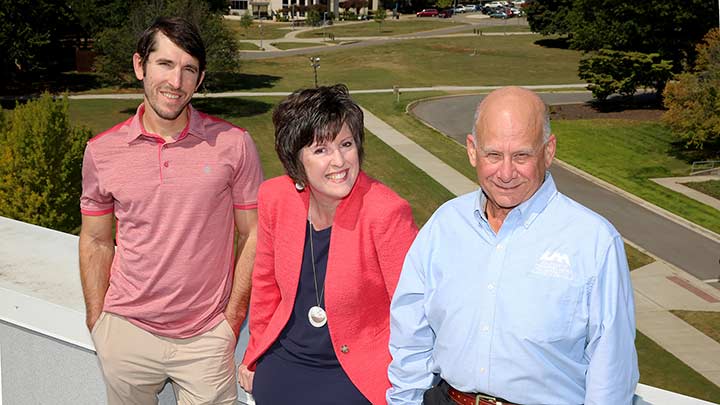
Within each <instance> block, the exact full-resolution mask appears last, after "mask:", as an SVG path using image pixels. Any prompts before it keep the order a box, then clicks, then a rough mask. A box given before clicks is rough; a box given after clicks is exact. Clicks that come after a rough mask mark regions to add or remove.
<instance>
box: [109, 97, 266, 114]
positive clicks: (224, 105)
mask: <svg viewBox="0 0 720 405" xmlns="http://www.w3.org/2000/svg"><path fill="white" fill-rule="evenodd" d="M192 105H193V107H194V108H196V109H197V110H198V111H202V112H204V113H205V114H210V115H216V116H220V117H233V118H242V117H252V116H255V115H261V114H265V113H266V112H268V111H270V110H272V109H273V107H275V105H274V104H270V103H266V102H263V101H258V100H255V99H247V98H235V97H228V98H196V99H194V100H193V101H192ZM120 112H121V113H123V114H129V115H133V114H135V112H137V108H135V107H133V108H126V109H124V110H122V111H120Z"/></svg>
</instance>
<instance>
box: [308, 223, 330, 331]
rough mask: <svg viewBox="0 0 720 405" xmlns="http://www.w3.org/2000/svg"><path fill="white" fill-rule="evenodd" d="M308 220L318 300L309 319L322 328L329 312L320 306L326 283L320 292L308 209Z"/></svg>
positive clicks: (311, 310) (311, 224) (311, 322)
mask: <svg viewBox="0 0 720 405" xmlns="http://www.w3.org/2000/svg"><path fill="white" fill-rule="evenodd" d="M308 222H310V256H311V259H310V263H311V264H312V271H313V281H314V282H315V299H316V300H317V305H314V306H313V307H311V308H310V310H309V311H308V320H309V321H310V325H312V326H314V327H316V328H322V327H323V326H325V324H326V323H327V313H325V310H324V309H323V308H322V307H321V306H320V301H321V300H322V296H323V294H324V293H325V285H324V283H323V288H322V291H320V293H318V281H317V273H316V271H315V250H314V249H313V223H312V214H310V210H308Z"/></svg>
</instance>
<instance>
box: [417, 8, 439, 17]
mask: <svg viewBox="0 0 720 405" xmlns="http://www.w3.org/2000/svg"><path fill="white" fill-rule="evenodd" d="M437 15H438V11H437V10H436V9H434V8H425V9H423V10H422V11H418V12H417V13H415V16H416V17H437Z"/></svg>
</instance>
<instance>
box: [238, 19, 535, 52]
mask: <svg viewBox="0 0 720 405" xmlns="http://www.w3.org/2000/svg"><path fill="white" fill-rule="evenodd" d="M412 18H415V17H405V19H412ZM455 21H458V22H455ZM455 21H448V25H450V26H449V27H447V28H439V29H435V30H431V31H421V32H413V33H409V34H401V35H395V36H374V37H336V38H335V39H336V41H348V42H349V43H343V44H340V45H336V44H335V45H329V44H327V43H326V42H324V41H323V39H322V38H297V35H298V34H299V33H300V32H306V31H312V30H319V29H321V28H312V29H308V28H302V29H296V30H294V31H289V32H288V34H287V35H285V36H284V37H282V38H276V39H271V40H267V39H266V40H264V41H263V44H264V46H265V47H266V48H268V49H270V50H269V51H241V52H240V57H241V58H242V59H269V58H277V57H281V56H295V55H306V54H313V55H315V54H320V53H327V52H335V51H338V50H341V49H348V48H364V47H367V46H371V45H381V44H386V43H391V42H397V41H405V40H409V39H421V38H444V37H455V36H474V35H475V34H473V33H472V32H468V31H469V30H471V29H472V28H474V27H480V28H482V27H491V26H506V27H507V29H508V30H512V27H513V26H517V25H523V26H524V25H526V24H523V23H512V24H508V23H507V21H509V20H497V19H491V18H470V17H469V16H465V17H459V18H458V19H457V20H455ZM523 22H524V21H523ZM345 24H360V23H355V22H352V23H345ZM362 24H374V23H373V22H372V21H370V22H362ZM503 35H533V33H532V32H487V33H484V34H483V36H503ZM351 41H352V42H351ZM242 42H251V43H254V44H255V45H258V46H259V43H260V40H244V41H242ZM278 42H307V43H308V44H309V45H308V47H307V48H298V49H290V50H286V51H281V50H275V49H277V48H275V47H273V46H268V45H269V44H270V43H278ZM311 44H317V46H312V45H311Z"/></svg>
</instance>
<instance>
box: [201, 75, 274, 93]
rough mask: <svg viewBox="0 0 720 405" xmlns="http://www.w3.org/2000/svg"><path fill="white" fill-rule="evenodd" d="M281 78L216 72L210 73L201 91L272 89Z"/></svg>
mask: <svg viewBox="0 0 720 405" xmlns="http://www.w3.org/2000/svg"><path fill="white" fill-rule="evenodd" d="M280 79H281V77H279V76H271V75H251V74H246V73H231V72H215V73H208V74H207V75H206V77H205V82H203V85H202V88H201V90H200V91H207V92H213V93H216V92H222V91H241V90H250V89H264V88H272V87H273V86H274V85H275V83H276V82H277V81H278V80H280Z"/></svg>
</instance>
